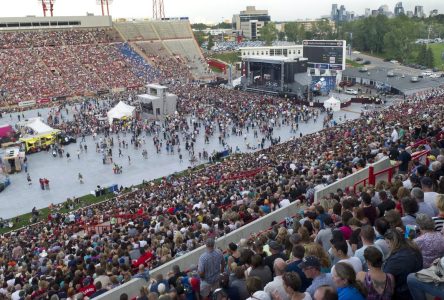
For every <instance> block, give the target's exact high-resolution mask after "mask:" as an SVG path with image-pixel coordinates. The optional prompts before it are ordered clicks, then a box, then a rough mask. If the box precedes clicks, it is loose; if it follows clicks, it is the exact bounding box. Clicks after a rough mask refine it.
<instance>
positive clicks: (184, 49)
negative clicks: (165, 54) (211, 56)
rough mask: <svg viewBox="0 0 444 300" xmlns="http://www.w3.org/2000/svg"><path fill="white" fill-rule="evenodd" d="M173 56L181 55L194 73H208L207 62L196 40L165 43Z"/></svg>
mask: <svg viewBox="0 0 444 300" xmlns="http://www.w3.org/2000/svg"><path fill="white" fill-rule="evenodd" d="M164 43H165V45H166V46H167V47H168V48H169V49H170V50H171V52H172V53H173V55H179V56H180V57H182V59H183V60H184V62H185V64H187V65H188V66H189V67H190V68H191V69H192V70H193V71H194V72H197V73H199V74H203V73H205V72H206V69H207V68H206V65H205V60H204V59H203V57H202V55H201V53H200V50H199V48H198V47H197V46H196V43H195V42H194V40H191V39H187V40H169V41H165V42H164Z"/></svg>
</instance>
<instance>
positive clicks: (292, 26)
mask: <svg viewBox="0 0 444 300" xmlns="http://www.w3.org/2000/svg"><path fill="white" fill-rule="evenodd" d="M285 35H286V36H287V41H289V42H295V43H298V42H301V41H302V40H304V39H305V28H304V26H303V25H302V24H298V23H296V22H288V23H286V24H285Z"/></svg>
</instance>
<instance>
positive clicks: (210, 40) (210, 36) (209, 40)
mask: <svg viewBox="0 0 444 300" xmlns="http://www.w3.org/2000/svg"><path fill="white" fill-rule="evenodd" d="M213 46H214V41H213V36H212V35H211V34H209V35H208V46H207V49H208V51H210V50H211V48H213Z"/></svg>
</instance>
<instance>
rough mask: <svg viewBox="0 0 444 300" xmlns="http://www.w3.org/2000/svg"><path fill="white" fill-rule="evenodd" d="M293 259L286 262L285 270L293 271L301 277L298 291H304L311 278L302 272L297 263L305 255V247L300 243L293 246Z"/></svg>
mask: <svg viewBox="0 0 444 300" xmlns="http://www.w3.org/2000/svg"><path fill="white" fill-rule="evenodd" d="M292 254H293V255H292V256H293V259H292V260H291V261H289V262H288V263H287V269H286V270H285V271H286V272H295V273H297V274H298V275H299V278H300V279H301V288H300V290H299V292H304V291H305V290H306V289H307V288H308V287H309V286H310V284H311V280H309V279H308V278H307V277H306V276H305V274H304V272H303V271H302V270H301V269H300V268H299V264H300V263H302V259H303V258H304V255H305V248H304V246H302V245H295V246H293V250H292Z"/></svg>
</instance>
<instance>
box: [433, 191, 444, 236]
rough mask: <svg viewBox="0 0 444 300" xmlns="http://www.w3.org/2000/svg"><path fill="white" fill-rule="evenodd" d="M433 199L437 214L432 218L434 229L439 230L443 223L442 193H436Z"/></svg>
mask: <svg viewBox="0 0 444 300" xmlns="http://www.w3.org/2000/svg"><path fill="white" fill-rule="evenodd" d="M435 201H436V207H437V208H438V211H439V214H438V215H437V216H436V217H433V218H432V219H433V221H434V222H435V231H438V232H441V230H442V228H443V224H444V195H443V194H438V195H436V200H435Z"/></svg>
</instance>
